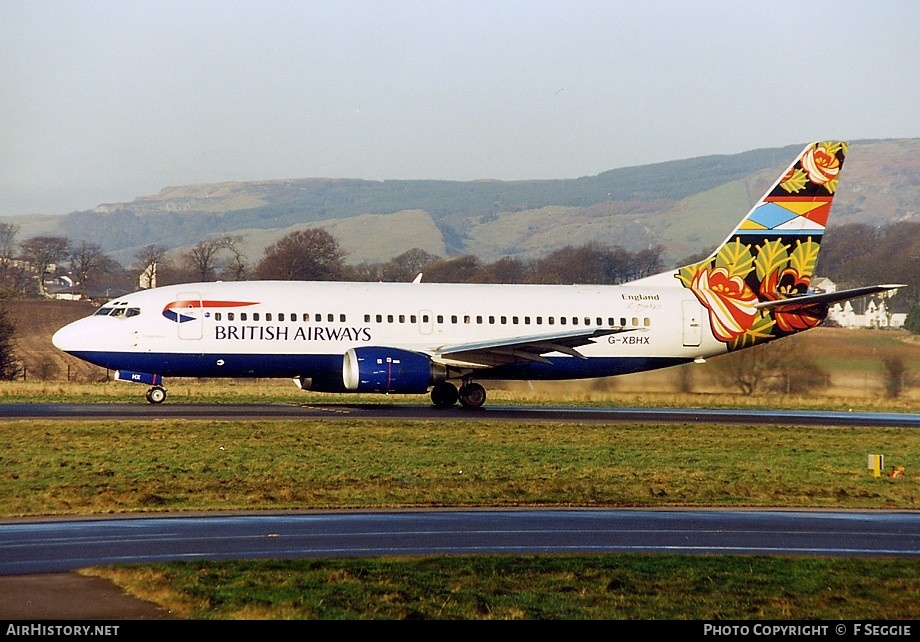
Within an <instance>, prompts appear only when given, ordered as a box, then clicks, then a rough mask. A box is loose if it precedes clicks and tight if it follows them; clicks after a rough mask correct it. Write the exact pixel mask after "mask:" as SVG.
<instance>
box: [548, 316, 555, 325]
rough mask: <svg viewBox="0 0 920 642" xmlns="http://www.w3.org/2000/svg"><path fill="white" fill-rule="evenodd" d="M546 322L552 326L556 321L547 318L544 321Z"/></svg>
mask: <svg viewBox="0 0 920 642" xmlns="http://www.w3.org/2000/svg"><path fill="white" fill-rule="evenodd" d="M546 322H547V323H549V324H550V325H553V324H554V323H555V322H556V321H555V319H553V317H549V318H548V319H547V320H546Z"/></svg>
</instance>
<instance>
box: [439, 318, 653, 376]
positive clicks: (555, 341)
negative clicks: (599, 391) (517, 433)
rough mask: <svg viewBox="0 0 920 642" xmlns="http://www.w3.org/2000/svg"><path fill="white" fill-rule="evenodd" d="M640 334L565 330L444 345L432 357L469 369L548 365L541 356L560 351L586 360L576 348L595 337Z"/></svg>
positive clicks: (610, 330)
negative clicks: (465, 366) (509, 365)
mask: <svg viewBox="0 0 920 642" xmlns="http://www.w3.org/2000/svg"><path fill="white" fill-rule="evenodd" d="M643 331H644V329H643V328H593V329H584V330H569V331H566V332H556V333H553V334H539V335H532V336H523V337H513V338H510V339H499V340H494V341H480V342H476V343H464V344H457V345H446V346H441V347H439V348H437V349H436V350H435V351H434V353H433V355H432V356H433V358H434V359H435V360H436V361H440V362H443V363H450V364H451V365H458V364H462V365H467V366H471V367H493V366H499V365H503V364H506V363H519V362H522V361H531V362H536V363H546V364H551V361H550V360H549V359H547V358H546V357H544V356H543V355H544V354H547V353H549V352H561V353H562V354H567V355H570V356H572V357H577V358H579V359H586V358H587V357H585V355H583V354H581V353H580V352H579V351H578V350H577V349H576V348H578V347H579V346H583V345H588V344H590V343H593V342H594V340H595V339H597V338H599V337H604V336H607V335H611V334H620V333H622V332H643Z"/></svg>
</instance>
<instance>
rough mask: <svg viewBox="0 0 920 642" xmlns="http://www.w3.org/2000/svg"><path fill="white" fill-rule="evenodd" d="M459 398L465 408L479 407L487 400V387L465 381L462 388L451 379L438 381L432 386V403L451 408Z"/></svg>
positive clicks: (439, 406)
mask: <svg viewBox="0 0 920 642" xmlns="http://www.w3.org/2000/svg"><path fill="white" fill-rule="evenodd" d="M458 399H459V400H460V405H461V406H463V407H464V408H479V407H480V406H482V404H484V403H485V402H486V389H485V388H483V387H482V386H481V385H479V384H478V383H474V382H472V381H467V382H464V383H463V384H462V385H461V386H460V390H457V386H455V385H454V384H452V383H451V382H449V381H442V382H441V383H436V384H435V385H434V386H432V388H431V403H433V404H434V405H435V406H436V407H438V408H449V407H451V406H453V405H454V404H455V403H457V400H458Z"/></svg>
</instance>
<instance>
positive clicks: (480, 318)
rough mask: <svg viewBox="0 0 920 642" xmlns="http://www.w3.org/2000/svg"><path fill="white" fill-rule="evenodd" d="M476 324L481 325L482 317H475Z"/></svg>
mask: <svg viewBox="0 0 920 642" xmlns="http://www.w3.org/2000/svg"><path fill="white" fill-rule="evenodd" d="M476 323H478V324H480V325H482V316H481V315H479V316H477V317H476Z"/></svg>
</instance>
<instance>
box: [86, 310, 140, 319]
mask: <svg viewBox="0 0 920 642" xmlns="http://www.w3.org/2000/svg"><path fill="white" fill-rule="evenodd" d="M140 313H141V309H140V308H99V309H98V310H96V312H95V314H93V316H96V317H136V316H137V315H139V314H140Z"/></svg>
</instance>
